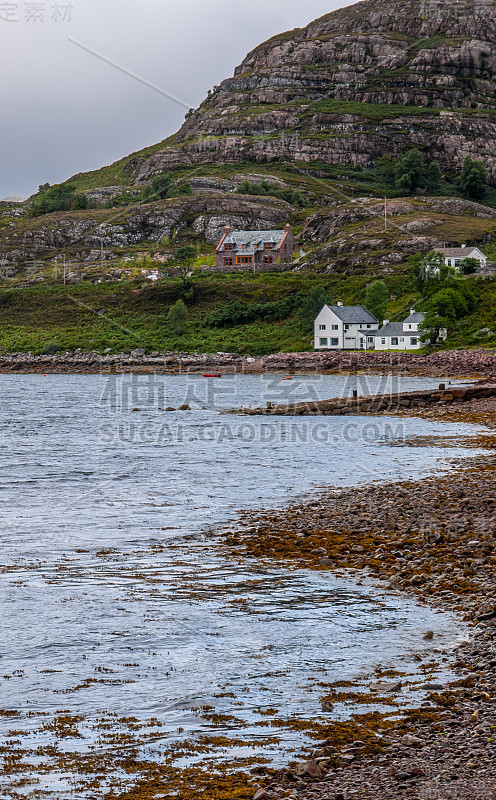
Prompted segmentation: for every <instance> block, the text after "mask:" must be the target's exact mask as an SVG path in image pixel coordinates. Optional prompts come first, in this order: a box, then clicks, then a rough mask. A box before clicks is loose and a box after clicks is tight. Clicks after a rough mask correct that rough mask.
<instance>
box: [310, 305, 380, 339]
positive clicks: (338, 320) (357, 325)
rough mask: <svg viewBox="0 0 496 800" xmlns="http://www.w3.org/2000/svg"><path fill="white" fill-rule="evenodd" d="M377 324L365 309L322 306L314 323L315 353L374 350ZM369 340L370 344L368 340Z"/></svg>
mask: <svg viewBox="0 0 496 800" xmlns="http://www.w3.org/2000/svg"><path fill="white" fill-rule="evenodd" d="M378 325H379V321H378V320H377V319H376V318H375V317H374V315H373V314H371V313H370V311H367V309H366V308H365V306H344V305H343V304H342V303H338V305H337V306H324V308H323V309H322V310H321V312H320V313H319V314H318V316H317V319H316V320H315V331H314V348H315V350H365V349H366V348H367V347H369V348H371V349H372V348H373V347H374V336H373V334H374V332H377V326H378ZM368 340H370V341H368Z"/></svg>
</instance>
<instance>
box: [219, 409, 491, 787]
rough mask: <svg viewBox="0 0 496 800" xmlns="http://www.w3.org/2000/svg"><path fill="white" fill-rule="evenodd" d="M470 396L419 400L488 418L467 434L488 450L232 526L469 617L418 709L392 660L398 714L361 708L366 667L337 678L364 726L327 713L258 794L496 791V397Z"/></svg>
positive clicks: (254, 552) (244, 546)
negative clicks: (450, 467)
mask: <svg viewBox="0 0 496 800" xmlns="http://www.w3.org/2000/svg"><path fill="white" fill-rule="evenodd" d="M469 405H470V413H467V414H465V415H464V414H462V413H461V411H460V409H459V408H456V407H453V406H445V407H444V408H443V407H438V408H436V409H434V410H433V409H431V408H428V409H425V410H424V409H418V410H416V411H415V413H416V414H423V415H424V414H425V415H427V416H431V417H432V416H434V417H436V418H437V417H439V418H440V419H450V420H451V419H457V420H465V421H470V422H478V423H479V424H485V425H486V427H487V428H488V429H489V430H488V434H487V436H482V435H481V436H480V437H479V439H478V441H477V442H474V441H473V440H472V442H471V444H472V445H474V444H478V445H479V446H480V447H482V448H484V449H487V450H488V451H489V452H488V455H486V456H482V457H477V458H475V459H474V458H471V459H470V460H469V461H468V462H467V463H460V464H458V466H457V468H456V470H455V471H454V472H451V473H449V474H448V475H444V476H442V477H438V478H436V477H433V478H430V479H427V480H423V481H421V482H414V481H407V482H404V483H400V484H389V485H379V486H368V487H366V488H360V489H345V490H341V491H325V492H323V493H322V494H321V495H320V496H319V497H318V498H316V499H313V500H311V501H308V502H307V503H304V504H300V505H295V506H292V507H289V508H288V509H286V510H283V511H278V512H260V513H253V512H247V513H246V514H244V515H243V516H242V518H241V520H240V523H241V524H240V526H239V527H237V529H236V530H235V531H234V532H231V533H229V534H227V535H226V543H227V545H228V547H229V548H230V549H231V550H232V549H234V550H235V552H237V553H240V554H243V555H251V556H255V557H256V558H261V559H263V558H268V559H271V560H274V559H275V560H281V561H282V562H283V563H284V564H285V565H286V566H288V567H292V566H296V567H304V568H310V569H318V570H332V571H347V572H348V573H349V572H350V571H352V572H354V574H356V575H358V576H362V577H364V576H366V577H367V578H372V579H373V580H374V581H375V582H376V583H377V581H379V582H380V584H379V585H380V586H381V587H382V588H383V589H384V591H389V592H401V593H404V592H406V593H408V594H411V595H413V596H414V597H416V598H417V599H419V600H420V601H421V602H427V603H429V604H432V605H433V606H435V607H437V608H439V609H440V610H441V609H443V610H450V611H454V612H456V613H457V614H458V615H459V616H460V620H463V621H464V624H466V625H467V626H469V631H470V633H469V636H468V637H467V640H466V641H463V642H461V643H460V644H459V646H457V647H456V649H455V651H454V652H453V654H452V659H453V661H452V669H453V672H454V677H452V678H451V679H449V680H447V679H446V678H445V679H444V680H441V681H439V677H438V675H439V671H440V670H441V669H442V663H441V662H442V661H446V658H444V659H443V658H441V656H440V655H439V656H437V657H436V659H435V660H434V661H432V662H430V663H425V664H420V667H419V668H420V669H421V670H422V672H423V674H424V676H425V681H426V682H425V684H424V685H423V686H419V687H414V688H417V689H423V690H424V692H423V694H422V693H419V696H418V703H417V705H418V708H416V709H411V708H410V709H409V710H405V708H404V702H403V703H402V700H401V697H402V695H403V693H404V689H405V688H406V687H405V686H402V680H401V678H398V676H397V675H394V674H393V673H392V672H391V673H389V678H394V680H393V682H392V683H391V682H390V683H389V684H387V683H386V684H382V691H381V693H382V694H386V695H389V697H390V698H391V700H390V701H389V702H391V704H392V705H393V707H394V706H397V708H396V714H393V715H392V714H391V710H390V711H389V712H388V713H380V712H374V713H372V714H371V713H364V712H370V706H371V705H372V706H373V703H374V689H377V687H374V686H370V687H368V688H369V690H370V691H369V692H368V693H367V694H364V686H363V684H362V683H361V682H359V681H357V682H356V683H355V684H353V685H350V684H344V685H345V686H346V687H347V688H346V690H345V692H343V684H336V685H335V686H334V687H331V689H332V690H331V692H330V693H329V694H328V695H327V697H324V698H322V702H323V706H322V707H323V709H324V710H332V708H333V703H334V702H335V701H338V702H339V701H340V700H342V699H343V698H344V699H345V701H346V703H347V707H348V710H349V711H351V713H352V716H351V719H352V721H353V724H354V728H353V726H352V727H351V729H350V731H349V735H348V736H344V737H343V735H342V724H343V723H339V722H334V723H332V722H330V724H329V725H328V726H327V729H326V731H325V736H324V732H323V731H322V735H321V737H320V742H319V746H318V747H317V748H316V749H315V750H314V751H313V752H311V753H309V754H308V758H309V760H308V761H306V762H301V763H299V764H293V765H291V766H290V767H289V768H288V769H287V770H285V771H282V772H280V773H278V774H276V775H271V776H270V778H269V779H268V780H265V781H263V780H260V779H258V780H259V783H258V784H256V785H255V788H254V797H255V798H256V800H281V799H282V798H292V800H358V798H363V797H367V798H370V800H399V799H400V798H415V799H416V800H417V799H418V800H455V798H456V800H494V798H496V766H495V765H496V455H495V454H494V451H495V450H496V398H494V397H491V398H485V399H480V400H476V401H473V402H472V403H470V404H469ZM411 413H412V411H411V410H409V409H403V410H401V409H400V410H399V411H398V414H399V415H402V414H407V415H411ZM493 430H494V431H495V432H494V433H493V432H492V431H493ZM422 635H425V636H427V637H428V638H432V637H433V634H432V632H419V638H421V637H422ZM434 652H436V650H435V651H434ZM437 652H439V651H437ZM419 660H420V661H422V659H419ZM407 683H409V681H408V680H407ZM409 688H410V689H411V688H412V687H409ZM426 691H427V694H426V693H425V692H426ZM326 702H327V703H328V705H327V707H326V705H324V703H326ZM378 702H379V701H378ZM402 705H403V708H401V706H402ZM392 717H393V718H392ZM394 717H396V718H394ZM340 725H341V727H340ZM316 733H317V734H318V726H316ZM353 737H354V738H353ZM314 738H317V737H314Z"/></svg>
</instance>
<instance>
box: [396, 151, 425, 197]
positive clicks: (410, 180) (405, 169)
mask: <svg viewBox="0 0 496 800" xmlns="http://www.w3.org/2000/svg"><path fill="white" fill-rule="evenodd" d="M424 177H425V164H424V157H423V155H422V153H421V152H420V150H417V148H414V149H413V150H408V151H407V152H406V153H405V154H404V155H402V156H400V157H399V158H398V160H397V162H396V166H395V178H396V186H397V188H398V189H406V190H407V191H412V190H414V189H417V188H418V187H420V186H423V179H424Z"/></svg>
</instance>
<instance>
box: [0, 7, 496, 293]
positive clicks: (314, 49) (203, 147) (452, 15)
mask: <svg viewBox="0 0 496 800" xmlns="http://www.w3.org/2000/svg"><path fill="white" fill-rule="evenodd" d="M495 135H496V0H402V1H401V5H400V7H399V6H398V3H393V2H392V0H364V2H360V3H357V4H356V5H353V6H350V7H347V8H344V9H342V10H340V11H336V12H334V13H332V14H328V15H326V16H324V17H322V18H320V19H318V20H316V21H314V22H312V23H311V24H309V25H308V26H307V27H305V28H302V29H297V30H294V31H290V32H288V33H284V34H281V35H278V36H275V37H274V38H272V39H270V40H269V41H267V42H265V43H264V44H262V45H260V46H259V47H257V48H255V50H253V51H252V52H251V53H250V54H248V56H247V57H246V58H245V60H244V61H243V62H242V64H241V65H240V66H239V67H238V68H237V69H236V71H235V74H234V76H233V77H231V78H229V79H227V80H225V81H224V82H223V83H222V84H221V85H220V86H219V87H216V88H215V89H214V91H213V92H211V93H210V94H209V96H208V98H207V99H206V100H205V101H204V102H203V103H202V104H201V106H200V107H199V108H198V109H197V110H195V111H193V112H192V113H191V114H190V115H189V116H188V119H187V120H186V122H185V124H184V125H183V127H182V128H181V130H180V131H179V132H178V133H177V134H176V135H175V136H172V137H169V138H168V139H166V140H164V141H163V142H162V143H160V144H158V145H154V146H152V147H148V148H146V149H145V150H143V151H141V152H139V153H135V154H133V155H132V156H129V157H127V158H124V159H121V160H120V161H119V162H116V163H115V164H113V165H111V166H110V167H105V168H102V169H101V170H97V171H95V172H92V173H86V174H80V175H76V176H74V177H73V178H71V179H70V181H71V183H74V184H75V185H76V187H77V189H78V191H84V192H85V193H86V195H87V197H88V199H89V201H90V203H91V204H92V205H96V206H97V207H96V208H92V209H89V210H86V211H77V212H64V213H62V212H60V213H57V214H49V215H46V216H43V217H39V218H36V219H30V218H27V217H26V216H25V211H26V208H24V209H23V208H22V207H19V206H17V205H16V204H3V205H2V204H0V281H1V279H2V276H3V277H5V276H6V275H7V277H8V278H9V279H11V278H12V277H13V278H14V279H15V278H16V276H18V275H20V276H21V278H22V277H23V274H24V273H25V272H26V270H27V271H28V272H29V269H30V267H29V265H30V264H32V262H33V261H36V260H39V259H41V260H43V261H44V262H46V263H47V264H50V263H52V262H54V261H55V262H56V261H57V260H60V258H61V251H62V250H63V251H64V252H65V253H66V255H67V256H68V257H69V258H70V259H71V260H72V261H73V262H74V263H75V264H79V271H78V270H77V269H76V272H75V275H76V277H77V275H78V274H79V275H81V274H86V272H87V270H86V267H87V265H88V264H90V265H91V264H92V263H93V262H94V263H98V262H100V263H103V262H105V263H109V264H111V265H112V266H113V267H115V266H116V263H117V262H119V261H120V260H121V259H122V258H123V257H124V258H128V257H129V258H132V257H134V256H135V255H136V254H137V253H138V252H146V253H151V254H155V255H158V256H160V257H165V256H167V255H168V254H169V253H170V252H171V250H170V248H169V249H168V244H170V242H168V240H169V239H170V240H174V242H177V243H184V242H186V241H194V242H195V243H202V245H203V249H202V248H201V249H202V252H205V253H207V254H208V253H210V254H211V253H212V249H213V248H212V245H213V244H214V243H215V242H216V241H217V240H218V238H219V234H220V232H221V230H222V228H223V227H224V225H226V224H230V225H232V226H233V227H241V228H255V229H263V228H266V227H274V226H282V225H283V224H285V223H286V222H288V221H291V222H292V224H293V225H294V226H295V231H296V233H297V235H298V237H299V241H300V242H301V244H302V246H303V248H304V249H305V251H306V252H307V254H308V255H307V259H306V261H305V262H304V265H308V266H310V267H311V268H312V269H317V270H319V271H326V270H327V271H344V270H347V269H353V270H361V271H364V270H368V271H378V272H381V271H388V270H391V269H395V268H397V267H398V265H402V264H404V263H405V262H406V258H407V256H408V255H409V254H411V253H412V252H416V251H424V252H425V251H427V250H428V249H431V248H432V247H433V246H437V245H439V244H442V243H445V242H446V243H451V244H460V243H463V242H467V243H474V244H476V243H477V244H480V245H483V244H485V243H487V242H490V241H492V240H493V238H494V236H495V233H496V214H495V212H494V210H493V209H492V208H487V207H483V206H479V205H477V204H473V203H472V204H471V203H467V202H465V201H462V200H459V199H457V198H440V197H437V198H429V197H426V196H414V197H410V198H402V199H401V200H395V201H394V202H392V203H391V204H390V208H389V212H390V224H389V228H388V231H387V232H385V231H384V224H383V219H382V206H381V201H380V200H379V194H380V193H379V192H378V190H377V187H376V186H375V184H374V183H373V181H372V182H371V181H370V175H371V174H373V171H372V172H361V171H360V170H361V169H364V170H367V169H369V168H373V167H374V165H375V164H376V162H377V159H378V158H379V156H381V155H383V154H384V153H388V154H393V155H394V154H401V153H404V152H405V151H406V150H408V149H409V148H411V147H413V146H416V147H419V148H420V149H421V150H422V151H423V152H424V154H425V157H426V161H428V160H430V159H434V160H436V161H438V162H439V163H440V165H441V167H442V169H443V172H444V173H445V175H446V176H448V177H450V178H452V177H453V175H454V174H455V173H456V172H457V171H458V170H459V168H460V167H461V164H462V162H463V159H464V158H465V156H467V155H470V156H471V157H473V158H480V159H483V160H484V161H485V163H486V165H487V168H488V172H489V175H490V179H491V181H492V182H493V184H494V185H496V149H495V148H494V141H495ZM165 171H172V172H173V175H174V178H175V180H176V182H177V183H178V184H179V183H184V182H185V181H187V182H189V183H190V184H191V187H192V191H193V196H189V197H177V198H174V199H171V200H166V201H160V202H144V201H143V200H142V199H140V195H141V189H142V188H143V187H144V186H146V185H147V184H149V183H150V181H151V180H152V178H153V177H154V176H155V175H157V174H160V173H162V172H165ZM247 179H248V180H249V181H251V182H255V183H257V182H258V183H259V182H260V181H262V180H268V181H269V182H270V183H271V184H272V186H274V195H273V196H272V195H269V196H267V195H266V196H250V195H240V194H239V193H237V192H238V190H239V187H240V185H241V183H242V181H243V180H247ZM444 186H445V188H446V187H447V188H448V189H449V187H450V184H448V183H445V184H444ZM451 188H452V184H451ZM284 189H288V190H291V191H293V192H295V191H297V192H298V193H300V194H301V198H302V202H301V203H299V204H298V203H295V204H294V205H291V204H290V203H288V202H286V201H284V200H283V199H281V190H284ZM278 192H279V197H278V196H277V194H278ZM291 202H293V201H291ZM112 204H114V205H117V207H114V208H108V207H107V206H108V205H112ZM121 204H122V205H123V207H120V206H121ZM175 237H177V238H175ZM102 248H103V258H102V253H101V249H102ZM299 268H301V264H299V265H297V269H299ZM2 270H3V271H2Z"/></svg>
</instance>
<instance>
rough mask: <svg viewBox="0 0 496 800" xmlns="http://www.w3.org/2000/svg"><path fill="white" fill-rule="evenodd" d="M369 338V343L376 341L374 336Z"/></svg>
mask: <svg viewBox="0 0 496 800" xmlns="http://www.w3.org/2000/svg"><path fill="white" fill-rule="evenodd" d="M367 338H368V340H369V344H370V343H371V342H373V341H374V337H373V336H368V337H367Z"/></svg>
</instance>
